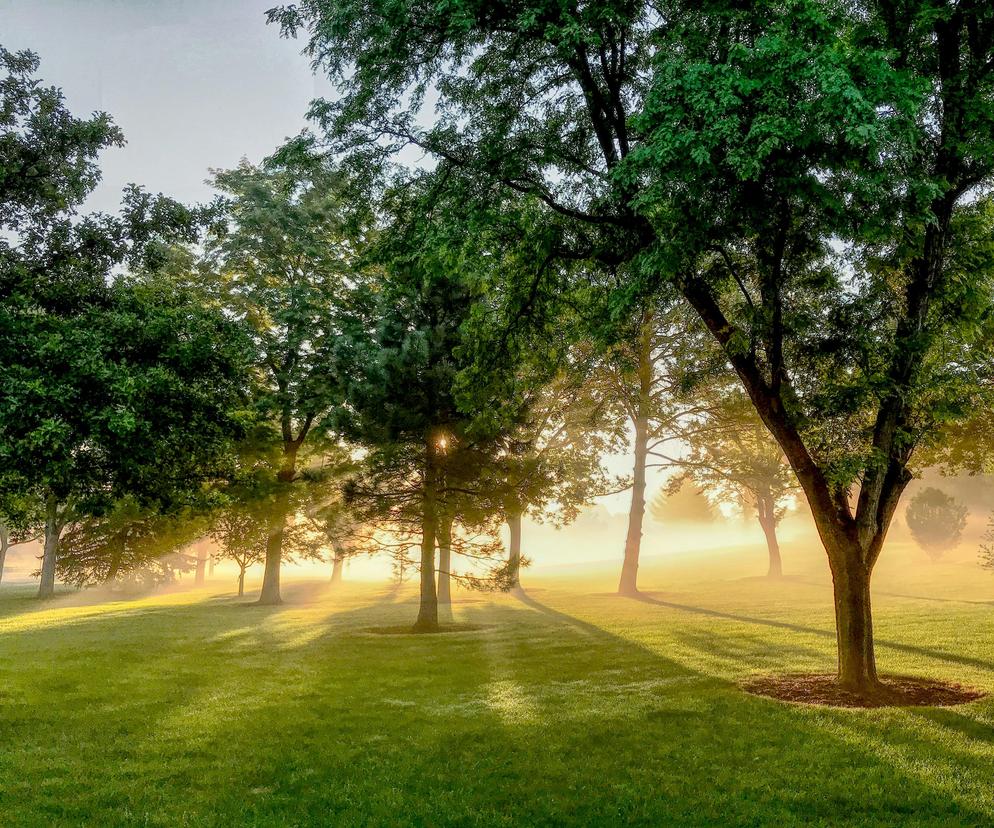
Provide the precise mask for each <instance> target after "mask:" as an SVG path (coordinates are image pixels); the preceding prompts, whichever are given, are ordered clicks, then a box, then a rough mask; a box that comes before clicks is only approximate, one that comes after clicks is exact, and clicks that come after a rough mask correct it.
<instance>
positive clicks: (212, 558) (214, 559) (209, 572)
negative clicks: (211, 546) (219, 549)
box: [207, 552, 217, 578]
mask: <svg viewBox="0 0 994 828" xmlns="http://www.w3.org/2000/svg"><path fill="white" fill-rule="evenodd" d="M216 562H217V555H215V554H214V553H213V552H212V553H211V555H210V557H209V558H208V559H207V577H208V578H213V577H214V564H215V563H216Z"/></svg>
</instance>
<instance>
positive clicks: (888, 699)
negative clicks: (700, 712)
mask: <svg viewBox="0 0 994 828" xmlns="http://www.w3.org/2000/svg"><path fill="white" fill-rule="evenodd" d="M880 681H881V682H882V684H883V685H884V686H883V689H882V690H881V691H880V692H879V693H875V694H873V695H871V696H865V695H861V694H858V693H854V692H852V691H851V690H846V689H844V688H842V687H840V686H839V685H838V683H837V682H836V676H835V674H834V673H815V674H811V673H787V674H783V675H777V676H756V677H755V678H750V679H748V680H746V681H744V682H742V684H741V687H742V689H743V690H745V691H746V692H747V693H752V694H753V695H756V696H767V697H769V698H772V699H778V700H779V701H786V702H794V703H797V704H817V705H824V706H827V707H951V706H952V705H956V704H966V703H967V702H971V701H975V700H976V699H979V698H982V697H984V696H986V695H987V693H986V692H984V691H983V690H978V689H977V688H975V687H965V686H964V685H962V684H955V683H953V682H949V681H935V680H934V679H926V678H916V677H914V676H890V675H884V676H880Z"/></svg>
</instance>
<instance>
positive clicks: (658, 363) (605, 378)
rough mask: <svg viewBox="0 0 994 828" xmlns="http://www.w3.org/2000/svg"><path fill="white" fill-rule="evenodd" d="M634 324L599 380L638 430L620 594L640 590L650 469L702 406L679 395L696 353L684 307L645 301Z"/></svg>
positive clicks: (608, 356)
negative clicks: (643, 528)
mask: <svg viewBox="0 0 994 828" xmlns="http://www.w3.org/2000/svg"><path fill="white" fill-rule="evenodd" d="M631 327H632V330H631V331H629V332H628V333H627V335H625V330H624V328H622V330H621V332H620V333H621V337H622V338H621V340H620V342H618V343H616V344H614V345H611V346H610V347H609V348H608V351H607V353H606V355H605V356H604V358H603V360H602V362H601V364H600V366H598V368H595V376H594V380H593V381H594V382H596V383H599V384H602V385H603V387H604V391H603V394H604V395H605V396H606V397H608V398H610V399H612V400H613V402H614V404H615V406H616V408H617V409H618V411H619V413H620V414H621V415H622V416H623V417H624V418H625V419H627V421H628V424H629V427H630V430H631V434H632V441H631V446H632V456H633V466H632V500H631V506H630V507H629V511H628V532H627V534H626V536H625V552H624V562H623V564H622V568H621V578H620V580H619V583H618V593H619V594H620V595H629V596H631V595H637V594H638V591H639V590H638V566H639V556H640V554H641V550H642V526H643V523H644V520H645V508H646V498H645V488H646V472H647V471H648V470H649V469H650V468H653V467H656V466H659V465H660V464H661V461H663V462H664V460H663V455H662V454H661V452H662V451H663V450H664V448H665V445H666V443H667V442H668V441H670V440H672V439H673V438H674V437H675V436H676V435H677V433H678V432H679V431H680V429H681V428H682V424H683V423H684V422H685V421H686V419H687V418H688V417H691V416H693V414H694V411H695V410H696V409H695V406H694V404H693V403H690V404H687V403H685V402H684V400H683V398H682V396H681V395H680V394H679V391H680V389H681V387H682V385H683V381H684V376H683V374H684V364H685V363H686V361H687V360H688V358H690V357H691V356H692V355H694V354H695V352H696V348H695V347H694V346H695V337H694V335H693V332H692V331H691V330H690V329H689V327H688V325H687V320H686V314H684V313H683V312H682V309H681V308H679V307H672V306H670V307H667V306H666V304H664V303H662V302H656V301H644V302H642V303H640V305H639V307H638V310H637V312H636V313H635V315H634V318H633V320H632V322H631Z"/></svg>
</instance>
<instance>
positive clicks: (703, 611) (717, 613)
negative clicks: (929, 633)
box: [629, 592, 994, 670]
mask: <svg viewBox="0 0 994 828" xmlns="http://www.w3.org/2000/svg"><path fill="white" fill-rule="evenodd" d="M629 597H630V598H631V599H632V600H635V601H641V602H642V603H643V604H652V605H653V606H657V607H665V608H667V609H674V610H679V611H680V612H689V613H695V614H697V615H704V616H708V617H710V618H723V619H726V620H729V621H738V622H740V623H743V624H756V625H760V626H764V627H773V628H776V629H781V630H790V631H792V632H797V633H804V634H805V635H816V636H820V637H822V638H831V639H833V640H834V639H835V630H834V629H833V630H827V629H824V628H820V627H808V626H804V625H801V624H792V623H789V622H787V621H777V620H775V619H772V618H756V617H755V616H749V615H739V614H737V613H732V612H724V611H722V610H714V609H708V608H706V607H696V606H691V605H689V604H678V603H675V602H673V601H664V600H661V599H659V598H653V597H652V596H651V595H650V594H648V593H644V592H643V593H639V594H638V595H634V596H629ZM874 640H875V642H876V644H877V646H879V647H889V648H890V649H892V650H898V651H900V652H904V653H909V654H911V655H916V656H922V657H924V658H929V659H935V660H937V661H946V662H949V663H950V664H962V665H964V666H966V667H977V668H980V669H982V670H994V663H991V662H990V661H985V660H984V659H980V658H973V657H972V656H965V655H960V654H959V653H950V652H946V651H945V650H937V649H935V648H932V647H921V646H918V645H915V644H905V643H902V642H899V641H890V640H888V639H884V638H880V637H879V636H875V637H874Z"/></svg>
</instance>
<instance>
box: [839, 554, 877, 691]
mask: <svg viewBox="0 0 994 828" xmlns="http://www.w3.org/2000/svg"><path fill="white" fill-rule="evenodd" d="M832 557H833V558H834V559H835V560H833V562H832V583H833V586H834V590H835V625H836V631H837V638H838V651H839V684H840V685H841V686H843V687H845V688H846V689H848V690H852V691H853V692H856V693H860V694H864V695H865V694H872V693H874V692H876V691H879V690H880V681H879V679H878V678H877V664H876V659H875V657H874V652H873V619H872V616H871V613H870V570H869V569H868V568H867V567H866V566H865V565H864V564H863V563H862V562H861V561H860V560H859V559H858V558H857V557H856V553H855V552H850V553H849V555H848V556H844V555H840V554H838V552H836V554H835V555H833V556H832ZM847 558H848V559H847ZM854 558H855V559H854Z"/></svg>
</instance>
